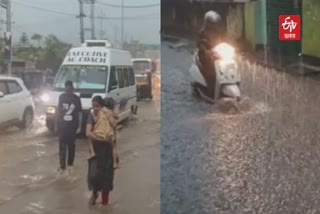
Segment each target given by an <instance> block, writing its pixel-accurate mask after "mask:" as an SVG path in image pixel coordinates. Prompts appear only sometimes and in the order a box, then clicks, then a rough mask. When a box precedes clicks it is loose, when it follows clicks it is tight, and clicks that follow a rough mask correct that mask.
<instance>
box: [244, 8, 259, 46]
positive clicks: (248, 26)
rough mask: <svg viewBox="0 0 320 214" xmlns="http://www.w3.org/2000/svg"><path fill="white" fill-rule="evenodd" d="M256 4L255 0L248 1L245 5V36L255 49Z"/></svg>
mask: <svg viewBox="0 0 320 214" xmlns="http://www.w3.org/2000/svg"><path fill="white" fill-rule="evenodd" d="M255 6H256V3H255V2H250V3H246V4H245V6H244V23H245V24H244V27H245V38H246V40H247V42H248V45H249V46H250V47H249V48H250V49H254V48H255V45H256V26H255V24H256V22H255V20H256V19H255Z"/></svg>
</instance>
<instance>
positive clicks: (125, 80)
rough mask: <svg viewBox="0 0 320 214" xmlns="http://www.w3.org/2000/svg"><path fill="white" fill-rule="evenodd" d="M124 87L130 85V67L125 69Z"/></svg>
mask: <svg viewBox="0 0 320 214" xmlns="http://www.w3.org/2000/svg"><path fill="white" fill-rule="evenodd" d="M123 78H124V87H128V86H129V85H130V84H129V72H128V68H124V69H123Z"/></svg>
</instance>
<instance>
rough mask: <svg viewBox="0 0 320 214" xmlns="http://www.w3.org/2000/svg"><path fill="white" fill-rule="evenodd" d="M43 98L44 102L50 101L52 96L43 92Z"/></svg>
mask: <svg viewBox="0 0 320 214" xmlns="http://www.w3.org/2000/svg"><path fill="white" fill-rule="evenodd" d="M41 100H42V102H45V103H46V102H48V101H49V100H50V97H49V95H48V94H43V95H42V96H41Z"/></svg>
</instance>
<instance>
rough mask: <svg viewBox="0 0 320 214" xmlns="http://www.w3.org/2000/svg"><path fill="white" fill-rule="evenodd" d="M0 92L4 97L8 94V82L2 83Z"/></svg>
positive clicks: (0, 83)
mask: <svg viewBox="0 0 320 214" xmlns="http://www.w3.org/2000/svg"><path fill="white" fill-rule="evenodd" d="M0 91H1V92H2V93H3V94H4V95H6V94H8V88H7V84H6V82H4V81H1V82H0Z"/></svg>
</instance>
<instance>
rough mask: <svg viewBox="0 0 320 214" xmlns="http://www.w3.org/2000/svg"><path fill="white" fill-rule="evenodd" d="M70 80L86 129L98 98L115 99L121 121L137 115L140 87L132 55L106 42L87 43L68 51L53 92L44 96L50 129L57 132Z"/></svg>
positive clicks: (116, 109) (93, 41)
mask: <svg viewBox="0 0 320 214" xmlns="http://www.w3.org/2000/svg"><path fill="white" fill-rule="evenodd" d="M67 80H71V81H72V82H73V85H74V91H75V94H77V95H78V96H80V98H81V103H82V108H83V110H84V112H83V113H84V118H83V128H84V127H85V124H86V120H87V115H88V113H89V111H90V108H91V107H92V99H93V97H94V96H96V95H100V96H102V97H103V98H106V97H112V98H113V99H114V100H115V102H116V105H115V111H116V113H117V114H118V116H119V122H121V121H123V120H125V119H127V118H128V117H129V116H130V115H131V114H132V113H134V114H135V113H136V112H137V87H136V82H135V75H134V71H133V65H132V61H131V55H130V53H129V52H128V51H124V50H117V49H112V48H111V45H110V43H109V42H108V41H105V40H87V41H86V42H85V43H84V44H82V46H81V47H75V48H71V49H70V50H69V52H68V54H67V56H66V57H65V59H64V61H63V63H62V65H61V67H60V69H59V71H58V73H57V75H56V78H55V81H54V84H53V87H52V89H51V90H50V91H49V92H48V93H46V94H44V95H43V96H42V101H43V102H44V105H45V107H46V125H47V127H48V128H49V130H53V129H54V122H55V119H56V118H55V115H56V111H57V106H58V100H59V96H60V95H61V94H62V93H63V92H64V84H65V82H66V81H67Z"/></svg>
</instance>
